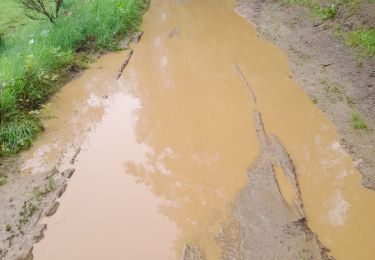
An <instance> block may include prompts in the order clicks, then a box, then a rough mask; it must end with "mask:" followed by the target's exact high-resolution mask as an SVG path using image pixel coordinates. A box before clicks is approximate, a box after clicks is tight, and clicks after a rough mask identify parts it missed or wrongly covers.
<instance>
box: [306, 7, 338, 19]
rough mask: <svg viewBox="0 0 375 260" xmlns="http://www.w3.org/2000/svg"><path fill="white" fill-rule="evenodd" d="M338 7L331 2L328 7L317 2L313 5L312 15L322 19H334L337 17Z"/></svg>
mask: <svg viewBox="0 0 375 260" xmlns="http://www.w3.org/2000/svg"><path fill="white" fill-rule="evenodd" d="M336 14H337V7H336V5H335V4H331V5H329V6H327V7H321V6H320V5H318V4H316V5H313V6H312V7H311V15H312V16H313V17H316V18H318V19H321V20H328V19H333V18H335V17H336Z"/></svg>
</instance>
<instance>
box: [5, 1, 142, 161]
mask: <svg viewBox="0 0 375 260" xmlns="http://www.w3.org/2000/svg"><path fill="white" fill-rule="evenodd" d="M148 1H149V0H106V1H102V0H87V1H79V0H65V1H64V5H63V7H62V10H61V16H60V18H59V19H57V20H56V22H55V23H54V24H51V23H49V22H47V21H31V20H30V21H28V24H27V25H24V26H22V27H20V28H17V30H16V31H14V32H13V31H12V32H10V33H6V34H3V36H2V37H1V39H0V157H4V156H8V155H11V154H15V153H17V152H19V151H20V150H21V149H24V148H27V147H29V146H30V145H31V143H32V140H33V139H34V138H35V135H36V134H37V133H38V132H40V131H41V130H42V126H41V123H40V116H39V114H40V113H39V110H41V109H43V104H45V103H46V101H47V100H48V99H49V97H50V96H51V95H52V94H53V93H55V92H56V90H57V89H58V87H59V86H61V85H62V84H63V83H64V82H65V81H66V79H67V76H69V75H70V74H71V72H72V71H76V70H77V69H81V68H82V65H81V63H82V62H81V61H82V54H81V55H77V54H76V53H82V52H88V51H97V52H99V51H103V50H115V49H116V43H117V41H118V40H119V39H120V38H122V37H124V36H125V35H126V34H128V33H131V32H133V31H136V30H137V29H138V27H139V25H140V23H141V20H142V14H143V12H144V11H145V9H146V7H147V5H148Z"/></svg>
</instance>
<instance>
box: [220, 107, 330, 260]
mask: <svg viewBox="0 0 375 260" xmlns="http://www.w3.org/2000/svg"><path fill="white" fill-rule="evenodd" d="M254 122H255V127H256V131H257V135H258V139H259V143H260V153H259V156H258V158H257V160H256V162H255V164H254V166H253V167H252V168H251V169H250V170H249V171H248V185H247V186H246V187H245V188H244V189H243V190H242V191H241V192H240V193H239V195H238V197H237V200H236V203H235V206H234V212H235V213H234V214H235V220H236V223H237V225H238V226H239V230H241V232H240V233H239V238H238V241H235V240H234V241H233V243H235V244H232V245H230V246H227V247H226V248H224V252H225V253H224V255H225V257H224V258H225V259H233V258H232V257H233V256H234V255H237V257H236V259H301V258H304V259H333V258H332V257H330V256H328V255H327V251H328V249H326V248H325V247H324V246H323V245H322V244H321V243H320V242H319V240H318V239H317V237H316V235H315V234H314V233H313V232H312V231H311V230H310V229H309V227H308V226H307V224H306V220H305V213H304V211H303V205H302V200H301V195H300V190H299V187H298V181H297V178H296V172H295V169H294V166H293V163H292V161H291V159H290V157H289V154H288V153H287V152H286V150H285V149H284V147H283V146H282V144H281V143H280V141H279V140H278V138H277V137H276V136H273V135H269V136H268V135H267V134H266V133H265V131H264V126H263V123H262V119H261V114H260V113H259V112H254ZM276 167H277V168H280V170H281V172H282V174H283V176H284V177H285V179H286V180H287V182H286V183H283V184H281V183H279V182H278V180H277V178H276V173H275V168H276ZM282 185H288V186H289V187H290V190H289V191H290V192H291V195H292V198H293V200H291V201H287V200H285V197H286V196H287V194H284V192H283V190H284V189H283V187H282ZM249 216H251V217H249ZM276 216H277V217H276ZM233 248H241V250H240V251H241V255H240V256H238V254H239V252H238V251H237V252H233Z"/></svg>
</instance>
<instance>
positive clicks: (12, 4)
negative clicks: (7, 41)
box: [0, 0, 27, 34]
mask: <svg viewBox="0 0 375 260" xmlns="http://www.w3.org/2000/svg"><path fill="white" fill-rule="evenodd" d="M26 22H27V18H26V17H25V16H24V15H23V13H22V9H21V8H19V6H18V4H17V2H16V0H1V1H0V34H1V33H3V34H5V33H8V32H12V31H14V30H16V29H17V28H19V27H20V26H21V25H24V24H26Z"/></svg>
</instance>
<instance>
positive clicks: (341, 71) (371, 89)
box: [236, 0, 375, 189]
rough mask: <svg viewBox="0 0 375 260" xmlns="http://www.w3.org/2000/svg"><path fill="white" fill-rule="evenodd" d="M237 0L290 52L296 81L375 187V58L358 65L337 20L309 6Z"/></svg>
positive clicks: (262, 29) (241, 10)
mask: <svg viewBox="0 0 375 260" xmlns="http://www.w3.org/2000/svg"><path fill="white" fill-rule="evenodd" d="M237 2H238V4H237V5H238V7H237V8H236V12H238V13H239V14H240V15H241V16H243V17H244V18H245V19H247V20H248V21H249V22H251V23H252V24H253V25H254V26H255V27H256V28H257V31H258V33H259V34H260V35H262V37H265V38H266V39H268V40H269V41H271V42H272V43H274V44H275V45H276V46H278V47H280V48H282V49H283V50H284V51H285V52H286V53H287V55H288V58H289V64H290V66H291V69H292V72H293V77H294V79H295V80H296V82H297V83H298V85H299V86H301V87H302V88H303V89H304V91H305V92H306V93H307V94H308V96H309V97H310V98H311V100H312V101H313V102H314V103H317V106H318V107H319V108H320V109H321V110H322V111H323V112H324V113H325V115H327V117H328V118H329V119H330V120H332V122H333V123H334V124H335V126H336V127H337V130H338V133H339V134H340V142H341V144H342V145H343V147H344V148H345V150H346V151H347V152H349V153H350V154H351V156H352V157H353V159H354V161H355V163H356V166H357V167H358V169H359V170H360V172H361V173H362V175H363V179H362V184H363V185H364V186H365V187H367V188H371V189H375V156H374V155H375V134H374V129H375V105H374V104H375V78H374V76H375V75H374V68H375V60H374V59H373V58H367V59H364V60H362V61H361V62H360V63H359V61H358V58H357V57H356V56H355V54H354V53H353V51H352V50H350V49H349V48H348V47H347V46H345V45H344V43H343V42H342V41H341V40H339V39H338V38H335V36H334V35H335V26H334V24H333V23H331V22H329V21H326V22H324V21H323V22H322V21H320V22H317V21H315V20H313V19H312V18H311V17H310V14H309V11H308V10H307V9H306V8H303V7H301V6H296V5H294V6H293V5H288V4H283V2H282V1H259V0H239V1H237ZM368 19H369V20H368V21H364V22H369V23H370V24H371V23H373V22H374V16H373V15H370V17H369V18H368ZM344 22H345V24H344V26H347V25H348V24H351V25H353V23H354V24H355V23H358V22H360V20H358V21H351V20H350V19H349V20H348V21H344ZM344 22H343V23H344ZM352 110H358V111H359V112H360V114H361V115H363V117H364V118H365V121H366V123H367V125H368V127H369V131H364V130H357V129H353V127H352V126H351V115H352V114H351V113H352V112H351V111H352Z"/></svg>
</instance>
